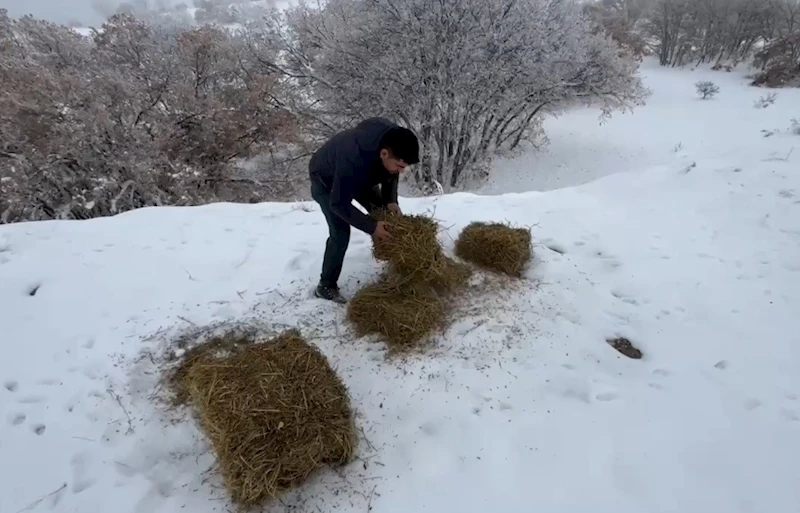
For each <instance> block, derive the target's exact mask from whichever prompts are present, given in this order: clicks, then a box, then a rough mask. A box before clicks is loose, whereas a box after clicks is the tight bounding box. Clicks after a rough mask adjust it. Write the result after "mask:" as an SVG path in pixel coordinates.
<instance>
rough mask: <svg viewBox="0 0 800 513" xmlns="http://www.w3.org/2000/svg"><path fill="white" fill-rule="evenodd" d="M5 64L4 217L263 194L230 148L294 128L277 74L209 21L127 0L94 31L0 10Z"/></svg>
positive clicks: (0, 124) (250, 146) (243, 150)
mask: <svg viewBox="0 0 800 513" xmlns="http://www.w3.org/2000/svg"><path fill="white" fill-rule="evenodd" d="M262 46H263V48H262V49H261V54H262V55H266V54H267V53H268V49H267V46H266V45H262ZM272 52H273V54H276V53H277V49H276V48H273V49H272ZM0 69H2V70H3V72H2V73H0V90H2V91H3V95H1V96H0V222H13V221H19V220H37V219H53V218H57V219H73V218H87V217H97V216H102V215H109V214H114V213H118V212H122V211H125V210H129V209H131V208H137V207H143V206H153V205H167V204H170V205H188V204H197V203H204V202H208V201H217V200H227V201H252V200H259V199H264V198H265V197H269V195H270V187H271V186H272V184H270V183H269V180H268V179H267V178H269V177H268V176H267V177H265V176H264V175H263V174H262V176H261V178H260V179H258V180H256V179H253V178H250V177H242V176H241V171H240V169H239V167H238V166H237V161H238V160H240V159H243V158H247V157H249V156H250V155H253V154H257V153H259V152H262V151H264V150H265V149H269V148H271V147H272V146H273V145H274V144H276V143H279V142H286V141H292V140H293V139H294V134H295V132H296V128H295V125H296V121H295V118H294V117H293V116H292V115H290V114H289V113H288V112H287V110H286V109H285V108H283V107H282V106H281V103H282V102H283V101H284V100H281V99H280V98H286V97H287V95H286V94H284V91H285V89H286V86H285V84H284V82H283V80H282V79H281V77H279V76H277V75H276V73H275V72H274V71H272V70H271V69H270V68H267V67H265V66H264V65H263V64H262V62H261V61H260V60H259V59H257V58H256V57H255V56H254V55H253V54H252V52H250V51H249V49H248V46H247V45H246V44H245V43H244V41H241V40H239V39H237V38H236V37H233V36H230V35H229V34H227V33H224V32H222V31H220V30H217V29H214V28H212V27H197V28H190V29H184V30H177V29H176V30H172V31H169V30H167V29H165V28H164V27H155V26H150V25H148V24H147V23H145V22H142V21H141V20H137V19H135V18H134V17H132V16H131V15H127V14H123V15H115V16H114V17H112V18H110V19H109V20H108V21H107V22H106V23H105V24H104V25H103V27H102V30H101V31H99V32H97V33H96V34H95V35H94V38H93V39H89V38H85V37H82V36H80V35H78V34H76V33H75V32H73V31H72V30H70V29H68V28H67V27H63V26H58V25H54V24H51V23H48V22H44V21H39V20H35V19H33V18H31V17H24V18H21V19H19V20H11V19H9V17H8V16H7V14H6V12H5V11H3V10H0ZM281 183H284V182H283V181H282V182H281Z"/></svg>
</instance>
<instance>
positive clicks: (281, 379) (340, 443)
mask: <svg viewBox="0 0 800 513" xmlns="http://www.w3.org/2000/svg"><path fill="white" fill-rule="evenodd" d="M254 342H258V341H256V340H254V339H253V338H249V337H247V336H242V335H241V334H233V335H231V336H228V337H226V336H221V337H217V338H215V339H212V340H211V341H209V342H208V343H206V344H203V345H201V346H199V347H197V348H194V349H192V350H190V351H188V352H187V353H186V354H185V355H184V359H183V360H182V362H181V365H179V366H178V367H177V369H176V370H175V371H174V372H173V374H172V376H171V377H170V378H171V382H172V383H173V385H174V386H175V390H176V393H177V394H178V399H179V400H180V399H181V394H183V399H184V400H185V401H188V402H190V403H191V405H192V406H193V407H194V408H195V409H196V411H197V413H198V416H199V418H200V424H201V426H202V428H203V431H204V432H205V433H206V435H207V436H208V437H209V439H210V440H211V443H212V445H213V448H214V451H215V453H216V456H217V460H218V462H219V468H220V471H221V473H222V477H223V479H224V481H225V485H226V487H227V488H228V491H229V493H230V495H231V498H232V499H233V500H234V501H235V502H236V503H238V504H240V505H243V506H253V505H257V504H260V503H262V502H263V501H265V500H268V499H274V498H276V497H278V496H279V495H280V494H281V492H283V491H285V490H287V489H289V488H292V487H294V486H296V485H298V484H300V483H301V482H302V481H304V480H305V479H306V478H307V477H308V476H309V475H310V474H311V473H313V472H314V471H316V470H317V469H319V468H321V467H323V466H326V465H330V466H339V465H344V464H346V463H348V462H350V461H351V460H352V458H353V455H354V448H355V444H356V439H355V426H354V421H353V413H352V410H351V407H350V400H349V396H348V393H347V390H346V388H345V386H344V384H343V383H342V382H341V381H340V379H339V378H338V376H337V375H336V373H335V372H334V371H333V369H332V368H331V367H330V365H329V364H328V361H327V359H326V358H325V356H324V355H323V354H322V353H321V352H320V351H319V350H318V349H317V348H316V347H314V346H312V345H310V344H308V343H307V342H306V341H305V340H304V339H303V338H302V337H301V336H300V334H299V333H298V332H296V331H294V330H292V331H288V332H286V333H284V334H282V335H280V336H278V337H277V338H275V339H273V340H270V341H267V342H263V343H254Z"/></svg>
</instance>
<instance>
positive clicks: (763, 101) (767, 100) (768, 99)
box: [753, 93, 778, 109]
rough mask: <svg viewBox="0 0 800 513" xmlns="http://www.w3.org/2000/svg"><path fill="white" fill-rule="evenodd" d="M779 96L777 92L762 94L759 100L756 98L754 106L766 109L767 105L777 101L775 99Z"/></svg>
mask: <svg viewBox="0 0 800 513" xmlns="http://www.w3.org/2000/svg"><path fill="white" fill-rule="evenodd" d="M777 98H778V95H777V94H776V93H769V94H768V95H766V96H762V97H760V98H759V99H758V100H756V102H755V104H754V105H753V106H754V107H755V108H757V109H766V108H767V107H769V106H770V105H772V104H773V103H775V100H776V99H777Z"/></svg>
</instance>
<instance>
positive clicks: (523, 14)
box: [287, 0, 646, 189]
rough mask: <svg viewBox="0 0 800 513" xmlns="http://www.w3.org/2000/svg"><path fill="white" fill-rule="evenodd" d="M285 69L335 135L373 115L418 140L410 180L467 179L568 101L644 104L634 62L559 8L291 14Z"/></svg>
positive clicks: (472, 6) (333, 6)
mask: <svg viewBox="0 0 800 513" xmlns="http://www.w3.org/2000/svg"><path fill="white" fill-rule="evenodd" d="M290 26H291V27H292V30H293V35H292V37H293V38H294V39H293V44H292V47H291V51H290V52H289V56H290V59H289V61H290V65H291V68H290V70H288V71H287V72H288V73H291V75H292V76H294V77H298V80H299V81H302V82H303V83H305V84H308V85H309V86H310V87H311V91H313V97H314V98H315V101H316V102H317V103H316V104H315V108H316V110H315V111H314V113H313V114H314V118H315V119H316V120H317V121H318V122H319V126H320V127H322V128H324V129H325V130H328V131H333V130H335V129H337V128H340V127H343V126H349V125H352V124H353V123H355V122H356V121H357V120H358V119H361V118H362V117H365V116H370V115H384V116H387V117H390V118H392V119H395V120H397V121H398V122H401V123H402V124H404V125H405V126H408V127H410V128H411V129H412V130H414V131H415V132H416V133H417V134H418V135H419V137H420V140H421V143H422V155H421V159H422V160H421V163H420V164H419V165H417V166H414V167H415V169H414V177H415V178H416V180H417V183H418V184H422V185H423V186H430V187H432V184H433V183H434V181H436V182H439V183H440V184H442V185H443V186H444V187H445V188H447V189H449V188H451V187H454V186H457V185H459V184H461V183H463V181H464V180H466V179H467V178H468V176H469V174H470V173H471V172H473V171H472V170H474V169H475V168H477V167H479V166H480V164H481V163H482V162H485V161H486V160H487V159H488V158H490V157H491V155H492V154H493V153H494V152H495V151H496V150H498V149H512V148H515V147H517V146H518V145H519V144H520V143H521V142H523V141H526V140H531V139H533V138H536V137H537V136H538V135H539V134H540V133H541V118H542V116H543V115H544V114H545V113H547V112H548V111H550V110H554V109H558V108H561V107H563V106H565V105H568V104H569V103H570V102H574V101H575V100H584V101H587V102H590V101H592V102H599V103H600V104H601V105H602V107H603V109H604V111H605V112H606V113H609V112H611V110H612V109H615V108H624V107H627V106H630V105H633V104H638V103H641V101H642V99H643V97H644V96H645V94H646V92H645V90H644V88H643V86H642V85H641V82H640V80H639V78H638V76H637V64H636V62H635V61H633V59H629V58H626V57H625V56H624V54H623V52H621V51H620V49H619V47H618V46H617V45H616V44H615V43H614V42H613V41H612V40H611V39H610V38H609V37H607V36H606V35H605V34H604V33H602V31H597V30H596V28H597V27H596V25H595V24H594V23H593V22H592V21H591V19H590V18H589V16H588V15H587V14H585V13H584V12H583V10H582V8H581V7H580V6H579V5H578V4H577V3H576V2H571V1H565V0H494V1H486V0H441V1H438V2H429V1H427V0H406V1H403V2H395V1H393V0H369V1H367V0H329V1H328V2H326V3H325V5H324V6H323V7H321V8H312V7H309V6H305V5H301V6H300V7H298V8H297V9H295V10H293V11H292V13H291V16H290Z"/></svg>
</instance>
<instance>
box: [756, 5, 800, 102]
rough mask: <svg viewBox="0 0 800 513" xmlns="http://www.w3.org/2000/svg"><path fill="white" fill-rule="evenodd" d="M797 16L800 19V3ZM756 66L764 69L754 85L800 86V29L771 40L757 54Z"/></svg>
mask: <svg viewBox="0 0 800 513" xmlns="http://www.w3.org/2000/svg"><path fill="white" fill-rule="evenodd" d="M796 16H797V17H798V18H800V1H799V2H798V11H797V13H796ZM754 64H755V65H756V66H758V67H760V68H761V69H762V71H761V72H759V73H758V74H757V75H756V76H755V77H754V79H753V85H758V86H762V85H763V86H767V87H782V86H800V28H795V31H794V32H791V33H789V34H786V35H784V36H782V37H779V38H775V39H773V40H771V41H770V42H769V43H768V44H767V45H766V46H764V48H763V49H762V50H761V51H759V52H758V53H757V54H756V57H755V60H754Z"/></svg>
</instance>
